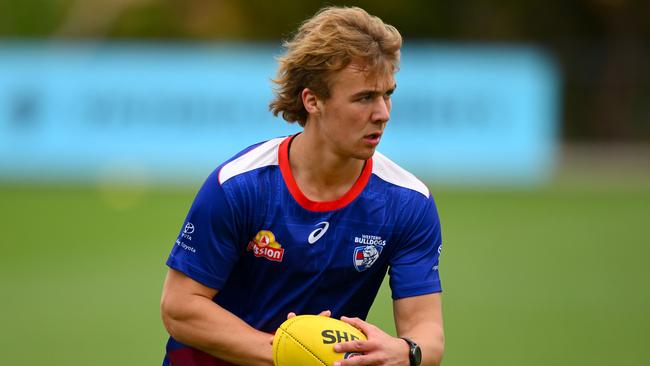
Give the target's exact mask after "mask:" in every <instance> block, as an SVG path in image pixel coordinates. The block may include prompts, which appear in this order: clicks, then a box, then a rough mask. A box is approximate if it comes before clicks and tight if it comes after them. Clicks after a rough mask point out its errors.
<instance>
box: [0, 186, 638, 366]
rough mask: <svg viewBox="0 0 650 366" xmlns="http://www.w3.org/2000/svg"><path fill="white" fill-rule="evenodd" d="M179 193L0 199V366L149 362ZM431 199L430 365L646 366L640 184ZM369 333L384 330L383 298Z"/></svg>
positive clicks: (187, 197) (155, 357) (158, 345)
mask: <svg viewBox="0 0 650 366" xmlns="http://www.w3.org/2000/svg"><path fill="white" fill-rule="evenodd" d="M194 190H195V187H188V188H187V189H163V188H156V189H146V190H143V189H114V190H111V189H106V187H104V188H98V187H93V186H78V187H75V186H37V185H34V186H25V185H6V184H5V185H2V186H0V207H1V208H2V214H1V216H0V228H1V229H2V236H1V239H0V242H1V249H2V255H0V289H1V290H2V299H1V300H0V317H1V318H0V321H1V323H0V324H2V332H0V345H2V357H1V361H0V364H3V365H14V366H17V365H94V366H101V365H157V364H160V361H161V359H162V355H163V347H164V342H165V339H166V335H165V331H164V329H163V327H162V325H161V322H160V320H159V312H158V303H159V296H160V289H161V284H162V281H163V276H164V273H165V270H166V267H165V266H164V261H165V258H166V256H167V253H168V251H169V249H170V248H171V245H172V243H173V241H174V239H175V236H176V233H177V231H178V229H179V228H180V225H181V222H182V220H183V218H184V216H185V213H186V210H187V208H188V206H189V204H190V202H191V200H192V198H193V195H194ZM433 191H434V194H435V196H436V198H437V203H438V206H439V210H440V214H441V217H442V222H443V236H444V250H443V257H442V262H441V272H442V276H443V286H444V290H445V292H444V295H443V298H444V314H445V326H446V335H447V348H446V356H445V361H444V365H445V366H461V365H462V366H464V365H528V366H534V365H572V366H574V365H591V366H593V365H603V366H604V365H608V366H609V365H617V366H624V365H635V366H636V365H649V364H650V349H649V348H648V345H649V344H650V284H649V280H650V265H649V264H648V261H649V260H650V235H649V234H648V233H649V228H648V226H650V185H648V184H636V185H625V184H622V185H620V186H616V185H614V186H609V185H597V184H596V185H592V186H584V185H580V184H554V185H552V186H549V187H544V188H539V189H510V190H506V189H482V190H475V189H449V188H439V189H438V188H435V187H434V188H433ZM370 320H371V321H373V322H375V323H377V324H378V325H381V326H382V327H384V328H385V329H387V330H389V331H391V332H392V331H393V329H394V328H393V324H392V313H391V309H390V300H389V292H388V291H387V289H386V288H385V287H384V288H383V289H382V292H381V293H380V295H379V299H378V301H377V302H376V303H375V306H374V307H373V310H372V312H371V316H370Z"/></svg>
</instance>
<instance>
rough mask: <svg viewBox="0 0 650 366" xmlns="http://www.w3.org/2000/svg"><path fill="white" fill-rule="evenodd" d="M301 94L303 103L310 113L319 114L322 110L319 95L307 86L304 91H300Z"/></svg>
mask: <svg viewBox="0 0 650 366" xmlns="http://www.w3.org/2000/svg"><path fill="white" fill-rule="evenodd" d="M300 96H301V97H302V105H303V106H305V110H306V111H307V113H309V114H318V113H319V112H320V104H319V103H318V97H317V96H316V94H314V92H313V91H312V90H311V89H309V88H305V89H303V90H302V93H300Z"/></svg>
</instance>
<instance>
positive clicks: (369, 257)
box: [354, 245, 383, 272]
mask: <svg viewBox="0 0 650 366" xmlns="http://www.w3.org/2000/svg"><path fill="white" fill-rule="evenodd" d="M382 249H383V247H382V246H375V245H363V246H359V247H356V248H354V268H355V269H356V270H357V271H359V272H363V271H365V270H366V269H368V268H370V267H372V265H373V264H375V262H376V261H377V258H379V254H381V250H382Z"/></svg>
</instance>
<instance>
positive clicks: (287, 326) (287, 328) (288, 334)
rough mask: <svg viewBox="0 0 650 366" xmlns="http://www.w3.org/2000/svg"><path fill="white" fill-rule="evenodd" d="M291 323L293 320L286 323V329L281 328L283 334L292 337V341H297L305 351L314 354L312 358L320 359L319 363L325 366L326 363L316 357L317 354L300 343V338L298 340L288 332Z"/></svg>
mask: <svg viewBox="0 0 650 366" xmlns="http://www.w3.org/2000/svg"><path fill="white" fill-rule="evenodd" d="M293 323H294V322H290V323H289V324H287V325H286V327H285V328H286V329H283V330H284V334H286V335H287V336H289V337H290V338H291V339H293V340H294V341H296V343H298V344H299V345H300V347H302V348H303V349H304V350H305V351H307V352H309V353H311V355H312V356H314V358H316V359H317V360H318V361H320V363H322V364H323V365H324V366H327V364H326V363H325V361H323V360H322V359H321V358H320V357H318V355H317V354H315V353H314V352H312V350H310V349H309V348H307V346H305V345H304V344H302V342H300V340H299V339H298V338H296V337H294V336H293V335H292V334H291V333H289V326H291V325H292V324H293Z"/></svg>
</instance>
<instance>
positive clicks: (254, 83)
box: [0, 42, 559, 184]
mask: <svg viewBox="0 0 650 366" xmlns="http://www.w3.org/2000/svg"><path fill="white" fill-rule="evenodd" d="M280 52H281V50H280V49H279V48H276V47H272V46H270V45H266V44H175V45H174V44H171V45H170V44H139V43H124V44H122V43H117V44H115V43H113V44H93V43H36V42H23V43H19V42H4V43H0V179H2V180H20V181H23V180H41V181H61V180H63V181H92V180H95V179H103V178H105V177H106V176H107V175H109V176H110V178H111V179H119V180H124V181H126V182H128V181H129V179H130V178H131V177H132V175H133V174H136V175H138V174H139V175H142V176H146V177H148V180H150V181H153V182H163V183H183V182H186V181H188V182H195V181H200V180H202V179H203V178H204V177H205V176H206V175H207V174H208V173H209V172H210V171H211V170H212V169H214V168H215V167H216V166H217V165H218V164H219V163H220V162H222V161H223V160H225V159H227V158H228V157H230V156H231V155H232V154H234V153H236V152H238V151H239V150H241V149H242V148H244V147H245V146H248V145H250V144H253V143H256V142H259V141H262V140H266V139H269V138H273V137H276V136H281V135H287V134H291V133H294V132H296V131H299V128H298V127H297V126H294V125H289V124H287V123H285V122H284V121H283V120H282V119H280V118H274V117H273V116H272V114H271V113H270V112H269V111H268V103H269V101H270V100H271V98H272V92H271V88H272V84H271V82H270V80H271V78H272V77H273V76H274V74H275V70H276V62H275V60H274V56H276V55H278V54H280ZM397 84H398V89H397V91H396V93H395V95H394V99H393V113H392V116H391V121H390V122H389V124H388V130H387V133H386V134H385V135H384V139H383V140H382V143H381V145H380V149H379V150H380V151H382V152H383V153H384V154H386V155H387V156H389V157H390V158H392V159H393V160H395V161H396V162H398V163H399V164H401V165H402V166H404V167H405V168H407V169H409V170H411V171H412V172H413V173H415V174H416V175H418V176H419V177H421V178H422V179H424V180H426V181H428V182H432V183H436V182H444V183H474V184H477V183H478V184H484V183H489V184H500V183H505V184H521V183H539V182H543V181H544V180H545V179H546V178H548V176H549V174H551V173H552V169H553V167H554V159H555V149H556V143H557V129H558V118H559V113H558V108H559V106H558V99H559V97H558V90H559V85H558V84H559V81H558V75H557V72H556V70H555V68H554V65H553V64H552V63H551V62H550V61H549V60H548V59H547V57H546V56H545V55H544V54H542V53H540V51H539V50H537V49H534V48H528V47H516V46H500V47H487V46H455V45H437V44H429V43H423V44H414V45H409V46H408V47H406V48H405V49H404V50H403V52H402V64H401V70H400V72H399V73H398V74H397Z"/></svg>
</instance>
